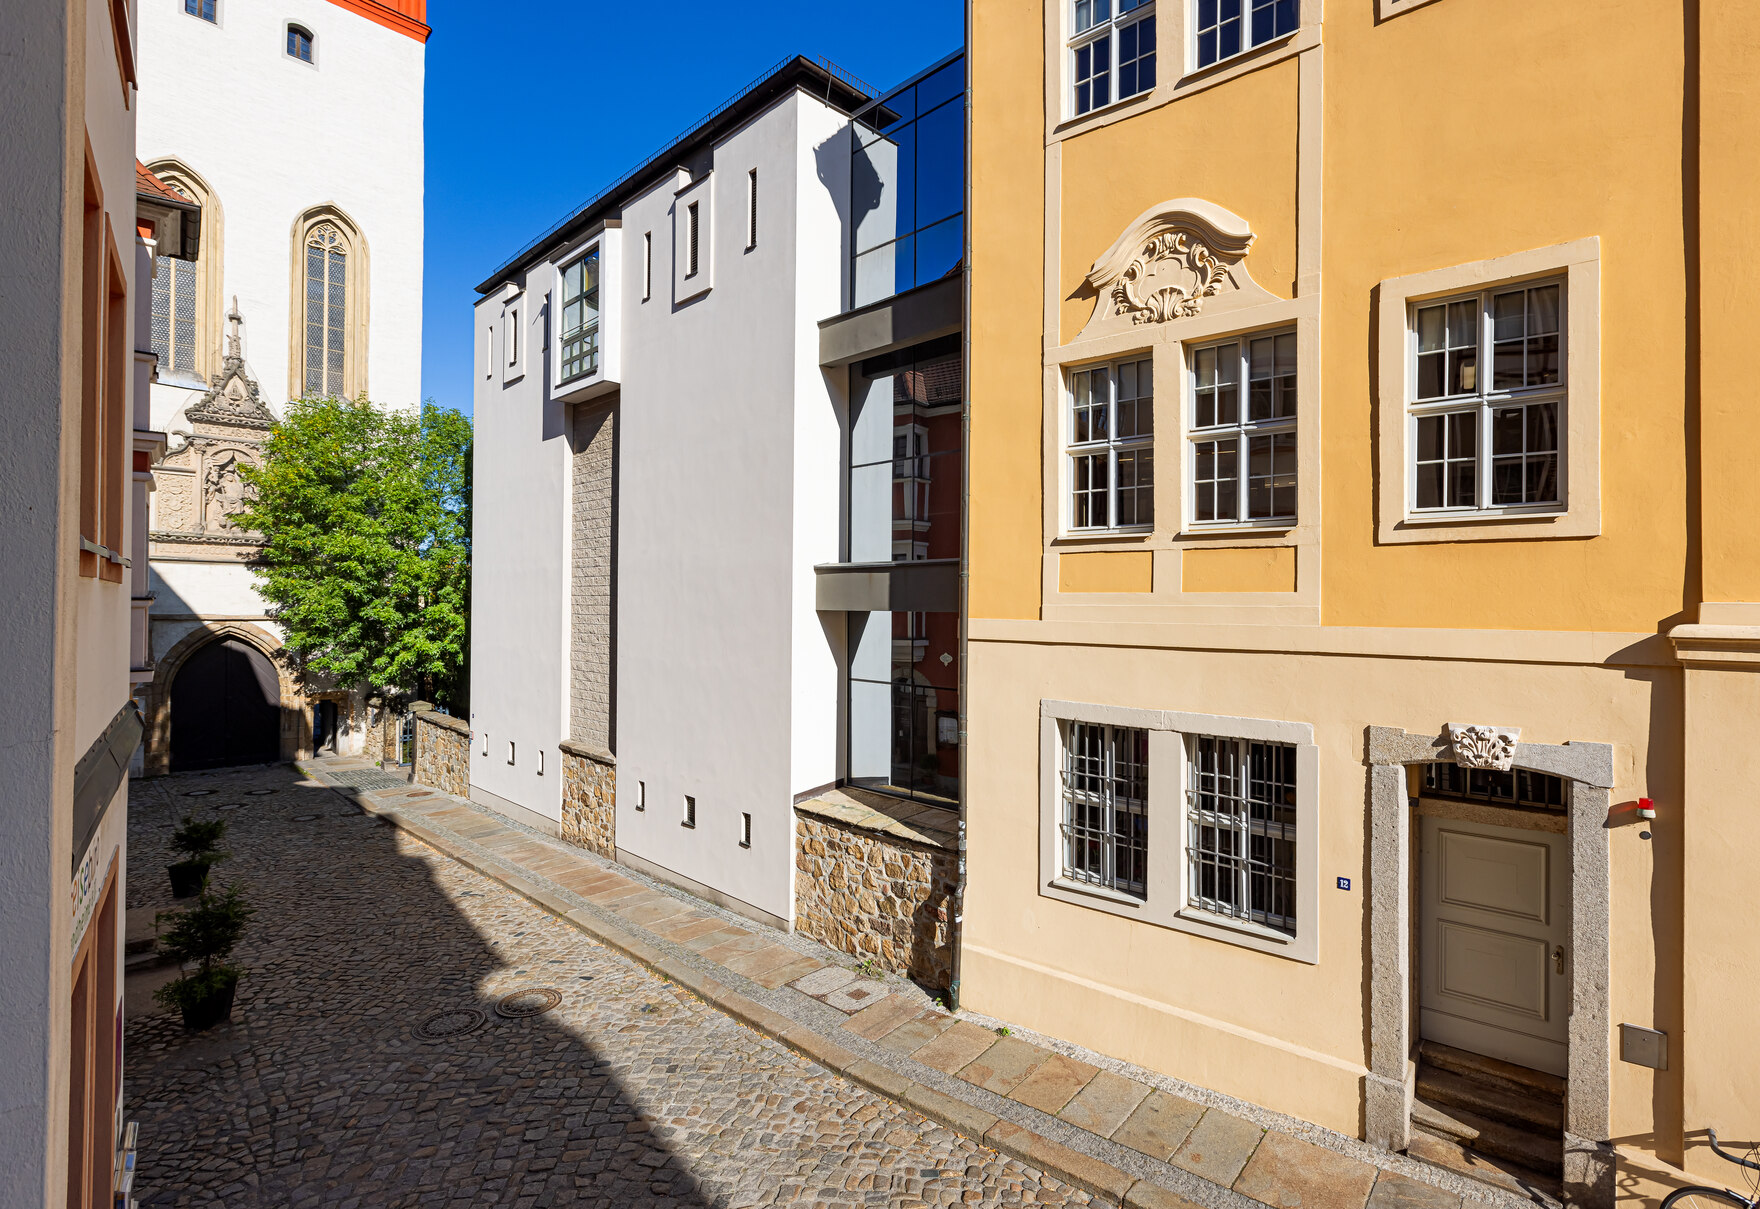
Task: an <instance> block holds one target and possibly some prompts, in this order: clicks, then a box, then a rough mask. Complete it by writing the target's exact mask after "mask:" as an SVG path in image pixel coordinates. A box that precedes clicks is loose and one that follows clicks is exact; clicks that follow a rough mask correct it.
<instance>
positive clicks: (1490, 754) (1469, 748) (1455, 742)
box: [1448, 722, 1522, 772]
mask: <svg viewBox="0 0 1760 1209" xmlns="http://www.w3.org/2000/svg"><path fill="white" fill-rule="evenodd" d="M1521 733H1522V731H1521V728H1520V727H1515V726H1456V725H1455V724H1454V723H1452V722H1451V723H1449V725H1448V741H1449V743H1450V744H1451V745H1452V746H1453V747H1454V762H1455V763H1456V764H1459V765H1460V766H1461V767H1462V768H1488V769H1492V770H1494V771H1496V772H1508V771H1509V770H1510V766H1511V765H1512V764H1514V763H1515V759H1516V740H1517V739H1518V738H1519V737H1520V736H1521Z"/></svg>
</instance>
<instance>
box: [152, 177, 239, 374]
mask: <svg viewBox="0 0 1760 1209" xmlns="http://www.w3.org/2000/svg"><path fill="white" fill-rule="evenodd" d="M147 170H148V171H150V172H151V173H153V175H154V176H157V177H158V178H159V179H160V180H161V181H163V182H164V183H165V184H166V185H167V186H169V187H170V188H171V190H172V191H173V192H175V193H177V194H178V195H179V196H182V197H187V198H189V199H190V200H191V201H193V202H195V203H197V204H198V205H200V206H201V220H200V221H201V243H200V253H199V255H198V257H197V259H196V260H194V261H193V262H192V261H188V260H177V259H174V258H172V257H170V256H158V257H155V258H154V268H153V281H152V302H153V307H152V329H151V347H152V350H153V352H154V353H156V354H157V355H158V358H159V376H160V378H161V379H164V380H182V382H183V384H184V385H186V386H187V385H201V384H204V383H205V382H206V381H207V379H208V378H209V377H210V376H211V375H213V374H215V373H218V372H219V369H220V347H219V346H220V327H221V324H220V310H221V300H220V278H221V269H220V259H221V251H222V248H223V246H224V243H225V235H224V225H225V224H224V217H223V215H222V214H221V210H220V201H219V199H218V198H217V197H215V196H214V192H213V190H211V189H210V188H208V186H207V183H206V182H205V181H203V180H202V178H201V177H200V176H199V175H197V174H196V173H195V172H193V171H192V170H190V168H189V167H187V166H186V165H185V164H183V163H182V162H180V161H178V160H170V159H165V160H155V161H153V163H151V164H149V165H148V166H147Z"/></svg>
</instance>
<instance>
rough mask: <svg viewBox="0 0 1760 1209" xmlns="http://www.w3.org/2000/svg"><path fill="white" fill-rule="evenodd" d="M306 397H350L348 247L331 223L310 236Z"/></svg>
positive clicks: (313, 230) (308, 237) (323, 225)
mask: <svg viewBox="0 0 1760 1209" xmlns="http://www.w3.org/2000/svg"><path fill="white" fill-rule="evenodd" d="M305 263H306V305H305V310H306V315H305V320H306V358H305V367H306V368H305V393H306V394H308V395H346V394H347V393H348V392H347V388H346V387H345V386H344V385H343V368H344V364H345V358H344V350H345V344H346V328H347V318H348V245H347V242H346V241H345V240H344V239H343V237H342V232H340V231H338V230H337V229H336V227H335V226H334V225H333V224H331V223H327V222H323V223H319V224H318V225H317V226H315V227H313V228H312V229H311V230H310V231H309V232H307V234H306V245H305Z"/></svg>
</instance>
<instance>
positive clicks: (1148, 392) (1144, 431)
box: [1069, 358, 1155, 529]
mask: <svg viewBox="0 0 1760 1209" xmlns="http://www.w3.org/2000/svg"><path fill="white" fill-rule="evenodd" d="M1154 435H1155V400H1154V371H1153V367H1152V364H1151V362H1150V361H1149V360H1148V359H1147V358H1144V359H1143V360H1139V361H1122V362H1119V363H1118V364H1116V365H1101V366H1096V367H1094V368H1093V369H1084V370H1080V371H1078V372H1076V373H1073V374H1071V375H1070V433H1069V442H1070V443H1069V474H1070V514H1069V527H1070V528H1071V529H1131V528H1143V527H1147V526H1149V525H1152V524H1154V523H1155V446H1154Z"/></svg>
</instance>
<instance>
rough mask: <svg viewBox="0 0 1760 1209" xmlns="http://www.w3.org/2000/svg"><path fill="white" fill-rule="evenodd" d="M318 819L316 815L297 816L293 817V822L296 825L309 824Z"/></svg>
mask: <svg viewBox="0 0 1760 1209" xmlns="http://www.w3.org/2000/svg"><path fill="white" fill-rule="evenodd" d="M317 817H318V816H317V815H315V814H296V815H294V816H293V821H294V822H296V823H309V822H311V821H312V820H313V819H315V818H317Z"/></svg>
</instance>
